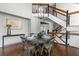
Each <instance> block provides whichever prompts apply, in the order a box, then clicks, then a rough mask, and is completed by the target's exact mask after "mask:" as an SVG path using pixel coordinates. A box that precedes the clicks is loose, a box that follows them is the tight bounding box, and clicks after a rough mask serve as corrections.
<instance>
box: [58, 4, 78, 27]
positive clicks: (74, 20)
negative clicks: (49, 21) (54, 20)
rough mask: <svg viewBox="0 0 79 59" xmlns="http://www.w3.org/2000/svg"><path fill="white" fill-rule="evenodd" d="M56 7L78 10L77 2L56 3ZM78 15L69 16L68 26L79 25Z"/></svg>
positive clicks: (71, 10)
mask: <svg viewBox="0 0 79 59" xmlns="http://www.w3.org/2000/svg"><path fill="white" fill-rule="evenodd" d="M56 7H58V8H60V9H63V10H65V11H67V10H68V11H69V12H74V11H79V4H75V3H57V4H56ZM78 16H79V14H74V15H71V16H70V26H79V21H78V20H79V17H78ZM59 17H60V16H59Z"/></svg>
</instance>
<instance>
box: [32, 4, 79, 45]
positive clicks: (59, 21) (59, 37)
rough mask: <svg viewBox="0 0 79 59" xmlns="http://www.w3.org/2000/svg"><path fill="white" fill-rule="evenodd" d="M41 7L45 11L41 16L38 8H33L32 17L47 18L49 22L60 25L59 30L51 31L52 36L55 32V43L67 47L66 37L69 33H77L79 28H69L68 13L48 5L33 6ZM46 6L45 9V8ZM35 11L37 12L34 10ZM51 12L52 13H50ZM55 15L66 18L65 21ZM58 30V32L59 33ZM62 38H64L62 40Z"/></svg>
mask: <svg viewBox="0 0 79 59" xmlns="http://www.w3.org/2000/svg"><path fill="white" fill-rule="evenodd" d="M35 5H36V6H41V7H42V6H43V8H44V9H46V11H42V12H41V14H39V11H38V10H39V8H38V7H37V8H38V9H37V8H35V11H32V15H33V16H35V17H42V16H41V15H43V17H47V18H49V19H50V20H52V21H54V22H56V23H57V24H59V25H61V26H59V28H58V27H57V28H56V29H53V32H52V33H53V34H54V32H56V33H57V34H56V35H55V39H56V41H58V42H59V43H62V44H66V46H67V45H68V40H69V38H68V36H69V32H77V31H78V32H79V30H78V29H79V26H70V14H71V13H69V12H68V11H64V10H61V9H59V8H56V7H53V6H49V5H42V4H39V5H38V4H33V6H35ZM45 6H47V7H45ZM36 9H37V10H36ZM50 11H52V12H50ZM57 14H58V15H59V14H60V15H62V16H64V17H66V19H65V20H63V19H60V18H58V17H57ZM62 28H64V30H61V29H62ZM59 30H60V31H59ZM63 36H64V38H63Z"/></svg>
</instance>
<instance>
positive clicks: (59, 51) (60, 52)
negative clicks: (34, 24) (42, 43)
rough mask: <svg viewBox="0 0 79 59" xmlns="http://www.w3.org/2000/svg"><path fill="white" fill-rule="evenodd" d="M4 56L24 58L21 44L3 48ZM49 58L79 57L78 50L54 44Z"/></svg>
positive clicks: (0, 49)
mask: <svg viewBox="0 0 79 59" xmlns="http://www.w3.org/2000/svg"><path fill="white" fill-rule="evenodd" d="M0 55H1V56H2V55H3V52H2V48H0ZM4 56H25V55H24V51H23V49H22V44H21V43H18V44H15V45H11V46H7V47H5V50H4ZM51 56H79V49H78V48H73V47H70V46H68V47H66V46H65V45H62V44H57V43H54V48H53V51H51Z"/></svg>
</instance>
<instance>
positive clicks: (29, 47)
mask: <svg viewBox="0 0 79 59" xmlns="http://www.w3.org/2000/svg"><path fill="white" fill-rule="evenodd" d="M21 39H22V45H23V51H24V55H28V56H30V55H32V51H34V48H35V46H34V45H33V44H32V43H31V42H30V41H29V40H27V38H24V37H21Z"/></svg>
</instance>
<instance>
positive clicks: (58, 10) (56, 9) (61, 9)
mask: <svg viewBox="0 0 79 59" xmlns="http://www.w3.org/2000/svg"><path fill="white" fill-rule="evenodd" d="M49 8H54V9H56V10H58V11H61V12H64V13H66V11H64V10H62V9H59V8H56V7H53V6H49Z"/></svg>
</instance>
